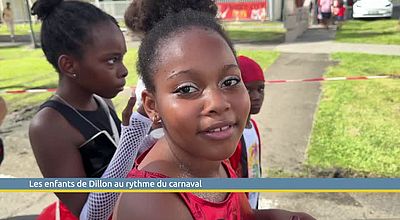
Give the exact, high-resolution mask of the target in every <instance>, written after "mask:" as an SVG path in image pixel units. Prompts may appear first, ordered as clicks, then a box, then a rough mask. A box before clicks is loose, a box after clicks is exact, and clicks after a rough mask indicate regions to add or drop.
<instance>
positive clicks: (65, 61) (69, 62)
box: [57, 54, 78, 79]
mask: <svg viewBox="0 0 400 220" xmlns="http://www.w3.org/2000/svg"><path fill="white" fill-rule="evenodd" d="M57 64H58V68H59V69H60V72H61V73H62V74H63V75H65V76H67V77H70V78H72V79H76V78H77V77H78V74H77V71H76V66H77V63H76V61H75V59H74V58H73V57H72V56H69V55H65V54H63V55H61V56H60V57H58V62H57Z"/></svg>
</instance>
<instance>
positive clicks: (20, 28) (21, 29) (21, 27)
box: [0, 23, 41, 35]
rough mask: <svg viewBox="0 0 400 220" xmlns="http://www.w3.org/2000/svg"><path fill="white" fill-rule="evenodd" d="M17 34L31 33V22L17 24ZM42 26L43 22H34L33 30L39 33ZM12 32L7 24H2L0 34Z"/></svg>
mask: <svg viewBox="0 0 400 220" xmlns="http://www.w3.org/2000/svg"><path fill="white" fill-rule="evenodd" d="M14 27H15V34H16V35H27V34H30V33H31V29H30V27H29V24H28V23H26V24H15V25H14ZM40 27H41V24H40V23H37V24H33V30H34V31H35V33H39V32H40ZM9 34H10V32H9V31H8V29H7V25H6V24H4V23H3V24H1V25H0V35H9Z"/></svg>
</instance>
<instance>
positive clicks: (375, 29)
mask: <svg viewBox="0 0 400 220" xmlns="http://www.w3.org/2000/svg"><path fill="white" fill-rule="evenodd" d="M336 41H339V42H347V43H366V44H395V45H400V23H399V21H398V20H395V19H392V20H375V21H371V20H369V21H361V20H352V21H346V22H345V23H344V25H343V27H342V29H341V30H339V31H338V32H337V33H336Z"/></svg>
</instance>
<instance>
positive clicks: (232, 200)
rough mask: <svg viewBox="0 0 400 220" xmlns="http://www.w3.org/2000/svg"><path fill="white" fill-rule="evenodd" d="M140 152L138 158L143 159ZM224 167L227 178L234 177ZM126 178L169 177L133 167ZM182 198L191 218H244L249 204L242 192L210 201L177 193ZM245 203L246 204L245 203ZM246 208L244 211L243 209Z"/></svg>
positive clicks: (196, 219)
mask: <svg viewBox="0 0 400 220" xmlns="http://www.w3.org/2000/svg"><path fill="white" fill-rule="evenodd" d="M143 158H144V155H143V154H142V155H141V157H140V158H138V160H139V159H143ZM139 162H140V161H139ZM223 165H224V167H225V169H226V170H227V171H228V174H229V178H236V174H235V172H234V171H233V169H232V168H231V167H230V166H229V165H228V164H227V163H226V162H223ZM128 178H169V177H168V176H165V175H163V174H160V173H154V172H148V171H143V170H138V169H136V168H134V169H133V170H132V171H131V172H130V173H129V174H128ZM178 194H179V196H180V197H181V198H182V200H183V202H184V203H185V204H186V207H187V208H188V209H189V211H190V213H191V214H192V217H193V219H195V220H200V219H224V220H239V219H245V218H246V217H244V214H243V213H249V212H250V211H249V209H250V206H249V205H248V201H247V198H246V196H245V195H244V193H230V194H229V195H228V197H227V198H226V199H225V200H224V201H222V202H210V201H207V200H204V199H202V198H200V197H198V196H196V195H195V194H193V193H178ZM246 204H247V205H246ZM244 210H246V211H244Z"/></svg>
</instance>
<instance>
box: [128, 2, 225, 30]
mask: <svg viewBox="0 0 400 220" xmlns="http://www.w3.org/2000/svg"><path fill="white" fill-rule="evenodd" d="M185 9H192V10H194V11H199V12H205V13H209V14H211V15H212V16H214V17H215V16H216V15H217V11H218V7H217V5H216V4H215V2H214V1H213V0H133V1H132V3H131V4H130V5H129V7H128V9H127V10H126V11H125V15H124V19H125V24H126V26H127V27H128V28H129V29H130V30H132V31H134V32H139V33H147V32H148V31H150V30H151V29H152V28H153V27H154V25H155V24H156V23H157V22H159V21H161V20H162V19H163V18H165V16H167V15H168V14H171V13H178V12H180V11H182V10H185Z"/></svg>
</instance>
